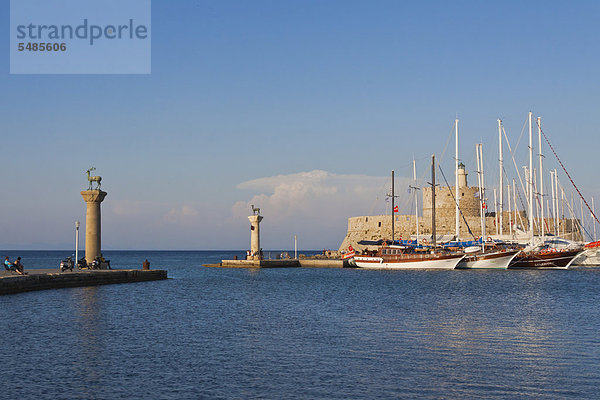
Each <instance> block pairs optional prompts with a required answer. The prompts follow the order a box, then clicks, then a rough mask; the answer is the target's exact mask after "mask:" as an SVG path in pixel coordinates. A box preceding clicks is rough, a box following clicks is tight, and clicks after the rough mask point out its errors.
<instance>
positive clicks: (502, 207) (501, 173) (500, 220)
mask: <svg viewBox="0 0 600 400" xmlns="http://www.w3.org/2000/svg"><path fill="white" fill-rule="evenodd" d="M498 151H499V153H500V154H499V155H500V184H499V186H500V193H499V194H500V197H499V200H500V202H499V203H498V206H499V207H500V219H499V225H500V235H502V234H503V233H504V232H503V230H502V225H503V222H504V219H503V214H504V202H503V201H502V197H503V196H502V194H503V190H504V181H503V178H504V176H503V172H504V160H503V158H502V120H501V119H498Z"/></svg>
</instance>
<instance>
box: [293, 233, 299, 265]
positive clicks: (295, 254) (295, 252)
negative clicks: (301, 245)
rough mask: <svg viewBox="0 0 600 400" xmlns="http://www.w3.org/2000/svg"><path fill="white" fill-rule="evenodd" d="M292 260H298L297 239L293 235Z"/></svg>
mask: <svg viewBox="0 0 600 400" xmlns="http://www.w3.org/2000/svg"><path fill="white" fill-rule="evenodd" d="M294 259H295V260H297V259H298V238H297V237H296V235H294Z"/></svg>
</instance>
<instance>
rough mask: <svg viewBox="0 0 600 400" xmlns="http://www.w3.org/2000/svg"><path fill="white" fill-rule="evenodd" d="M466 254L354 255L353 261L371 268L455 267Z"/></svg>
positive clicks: (361, 266)
mask: <svg viewBox="0 0 600 400" xmlns="http://www.w3.org/2000/svg"><path fill="white" fill-rule="evenodd" d="M463 257H464V255H460V254H457V255H448V256H439V257H426V256H419V257H396V258H391V259H384V258H383V257H364V256H356V257H354V260H353V263H354V265H356V266H357V267H358V268H370V269H454V268H456V265H457V264H458V263H459V262H460V260H462V259H463Z"/></svg>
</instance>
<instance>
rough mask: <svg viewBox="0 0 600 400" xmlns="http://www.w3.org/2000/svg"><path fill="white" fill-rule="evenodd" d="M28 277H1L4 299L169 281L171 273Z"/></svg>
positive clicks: (49, 272)
mask: <svg viewBox="0 0 600 400" xmlns="http://www.w3.org/2000/svg"><path fill="white" fill-rule="evenodd" d="M27 273H28V274H27V275H14V273H11V272H9V271H1V273H0V295H5V294H14V293H22V292H31V291H35V290H46V289H60V288H70V287H80V286H98V285H109V284H115V283H133V282H146V281H156V280H163V279H167V271H165V270H160V269H154V270H144V269H121V270H118V269H111V270H83V271H73V272H59V271H58V270H56V269H30V270H27Z"/></svg>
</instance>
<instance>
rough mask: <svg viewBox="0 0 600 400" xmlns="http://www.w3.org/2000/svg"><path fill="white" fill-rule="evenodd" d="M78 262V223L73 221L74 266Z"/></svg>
mask: <svg viewBox="0 0 600 400" xmlns="http://www.w3.org/2000/svg"><path fill="white" fill-rule="evenodd" d="M77 261H79V221H75V265H77Z"/></svg>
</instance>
